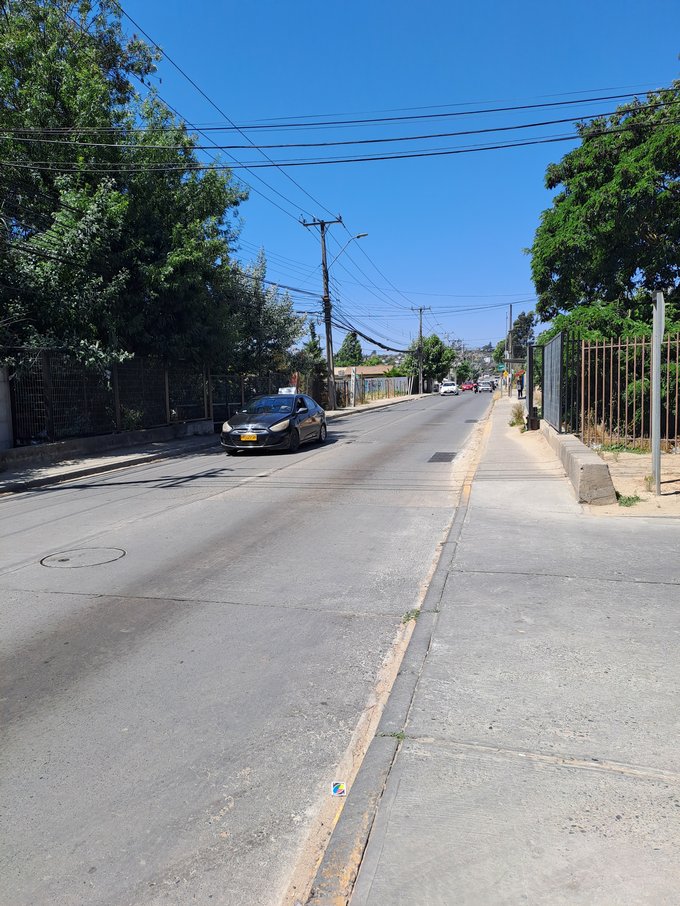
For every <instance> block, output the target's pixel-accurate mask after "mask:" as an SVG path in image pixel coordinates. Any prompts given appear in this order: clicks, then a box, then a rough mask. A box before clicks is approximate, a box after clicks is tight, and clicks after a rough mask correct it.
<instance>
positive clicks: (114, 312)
mask: <svg viewBox="0 0 680 906" xmlns="http://www.w3.org/2000/svg"><path fill="white" fill-rule="evenodd" d="M0 18H1V21H2V29H1V30H0V158H1V159H3V160H5V161H9V162H10V163H9V164H8V165H6V166H3V168H2V169H1V170H0V268H2V274H3V277H2V281H1V283H0V343H2V344H3V345H16V346H26V345H28V346H30V345H58V346H62V347H66V348H69V349H72V350H75V351H78V352H79V353H82V352H83V350H86V351H87V352H88V354H89V355H93V354H95V353H101V355H102V356H104V355H105V356H107V357H111V356H113V357H115V356H117V355H118V356H125V355H126V354H128V353H141V354H152V355H156V356H161V357H164V358H168V359H170V358H173V359H177V358H200V359H203V360H206V361H215V362H219V363H221V364H222V363H226V362H227V361H229V362H235V361H237V360H238V361H239V362H240V363H241V364H242V365H243V367H244V368H245V367H246V365H247V366H248V367H247V370H254V369H255V368H257V367H258V365H259V363H261V367H268V366H269V365H278V364H279V363H280V362H281V360H282V358H283V357H284V355H283V350H284V349H287V345H286V344H290V343H291V342H293V341H294V340H295V339H296V338H297V337H298V336H299V333H300V322H299V319H298V318H296V317H295V316H294V314H293V312H292V306H291V303H290V300H289V299H287V298H285V297H283V298H281V299H279V298H278V297H277V296H276V293H274V292H273V291H270V290H265V288H264V284H263V282H262V280H263V279H264V273H263V267H264V262H263V260H262V261H258V262H257V263H256V265H254V269H251V270H250V271H247V272H246V275H245V276H244V275H242V274H240V272H239V268H238V267H237V266H236V265H235V263H234V261H233V259H232V253H231V248H232V245H233V243H234V240H235V238H236V235H237V220H236V215H237V210H238V206H239V205H240V204H241V202H243V201H244V200H245V198H246V194H245V193H244V192H243V190H242V189H241V188H240V187H238V186H236V185H235V184H234V183H233V181H232V177H231V174H230V173H229V171H218V170H215V169H213V170H207V171H204V170H201V169H198V168H197V165H198V164H199V163H200V162H199V160H198V158H197V152H196V140H195V136H192V135H190V134H189V133H188V132H187V129H186V127H185V125H184V124H183V123H182V122H180V121H178V120H177V118H176V117H174V116H173V115H172V114H171V113H170V111H169V110H168V109H167V108H166V107H165V105H164V104H163V103H161V102H160V100H159V99H158V98H157V97H156V96H155V95H154V93H153V91H151V90H149V91H148V92H147V93H146V98H145V99H142V98H141V97H140V95H139V94H138V93H137V90H136V87H135V86H136V84H137V83H138V82H139V81H140V80H141V82H144V81H145V80H146V78H147V77H148V76H149V75H150V74H151V73H152V72H153V70H154V65H155V62H156V60H157V56H156V55H155V54H154V53H153V52H152V51H151V49H150V48H149V47H148V46H147V45H146V44H144V43H143V42H142V41H140V40H138V39H137V38H136V37H127V36H126V35H125V34H124V33H123V30H122V28H121V21H120V10H119V8H118V6H117V4H115V3H113V2H111V0H97V2H95V0H77V2H74V0H12V2H11V4H7V3H5V4H4V5H3V9H2V13H1V15H0ZM268 331H273V332H275V335H270V334H268V333H267V332H268Z"/></svg>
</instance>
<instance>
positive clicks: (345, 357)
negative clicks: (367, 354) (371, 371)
mask: <svg viewBox="0 0 680 906" xmlns="http://www.w3.org/2000/svg"><path fill="white" fill-rule="evenodd" d="M363 361H364V353H363V350H362V348H361V343H360V342H359V337H358V336H357V335H356V333H355V332H354V331H353V330H351V331H350V332H349V333H348V334H347V335H346V336H345V339H344V340H343V341H342V345H341V346H340V349H338V352H337V354H336V356H335V364H336V365H338V366H340V367H347V366H350V365H361V364H362V362H363Z"/></svg>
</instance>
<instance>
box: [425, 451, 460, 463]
mask: <svg viewBox="0 0 680 906" xmlns="http://www.w3.org/2000/svg"><path fill="white" fill-rule="evenodd" d="M455 455H456V454H455V453H435V454H434V455H433V456H430V458H429V459H428V462H452V461H453V457H454V456H455Z"/></svg>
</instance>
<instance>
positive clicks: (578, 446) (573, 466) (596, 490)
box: [541, 421, 616, 506]
mask: <svg viewBox="0 0 680 906" xmlns="http://www.w3.org/2000/svg"><path fill="white" fill-rule="evenodd" d="M541 432H542V433H543V436H544V437H545V438H546V440H547V441H548V443H549V444H550V446H551V447H552V449H553V450H554V451H555V453H556V454H557V455H558V456H559V458H560V461H561V463H562V465H563V466H564V471H565V472H566V473H567V476H568V478H569V480H570V481H571V483H572V486H573V488H574V491H575V493H576V498H577V500H578V502H579V503H590V504H595V505H598V504H599V505H602V506H604V505H607V504H611V503H616V491H615V490H614V483H613V482H612V478H611V475H610V474H609V466H608V465H607V463H606V462H603V460H601V459H600V457H599V456H598V455H597V453H596V452H595V451H594V450H591V449H590V448H589V447H586V445H585V444H584V443H582V442H581V441H580V440H579V439H578V437H576V436H575V435H574V434H558V432H557V431H556V430H555V429H554V428H553V427H552V425H549V424H548V423H547V422H546V421H541Z"/></svg>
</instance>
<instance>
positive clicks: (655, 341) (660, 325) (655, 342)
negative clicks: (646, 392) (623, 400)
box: [650, 292, 666, 497]
mask: <svg viewBox="0 0 680 906" xmlns="http://www.w3.org/2000/svg"><path fill="white" fill-rule="evenodd" d="M665 308H666V303H665V300H664V296H663V293H662V292H658V293H657V294H656V299H655V301H654V315H653V322H652V403H651V412H650V415H651V423H652V424H651V429H652V432H651V433H652V476H653V478H654V486H655V490H656V496H657V497H658V496H659V495H660V494H661V343H662V341H663V332H664V326H665V320H666V318H665Z"/></svg>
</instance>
